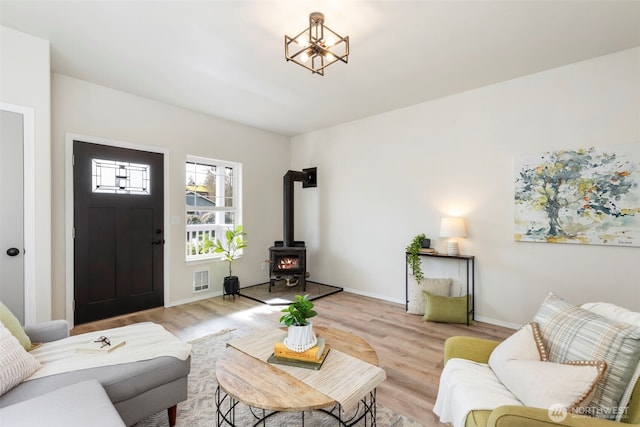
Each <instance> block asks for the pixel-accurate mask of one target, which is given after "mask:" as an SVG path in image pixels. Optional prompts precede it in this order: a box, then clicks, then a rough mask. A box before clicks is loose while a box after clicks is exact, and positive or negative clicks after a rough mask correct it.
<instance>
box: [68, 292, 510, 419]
mask: <svg viewBox="0 0 640 427" xmlns="http://www.w3.org/2000/svg"><path fill="white" fill-rule="evenodd" d="M314 303H315V304H316V311H317V312H318V316H317V317H316V318H314V319H313V322H314V324H317V325H322V326H331V327H334V328H340V329H344V330H346V331H349V332H352V333H354V334H356V335H359V336H361V337H362V338H364V339H365V340H367V341H368V342H369V343H370V344H371V345H372V346H373V348H374V349H375V350H376V352H377V353H378V358H379V360H380V366H381V367H382V368H383V369H384V370H385V371H386V373H387V379H386V380H385V381H384V382H383V383H382V384H381V385H380V386H379V387H378V390H377V399H378V400H377V401H378V403H379V404H380V405H382V406H385V407H387V408H389V409H392V410H394V411H396V412H398V413H400V414H403V415H405V416H407V417H409V418H411V419H413V420H415V421H418V422H420V423H421V424H424V425H425V426H444V424H441V423H439V422H438V420H437V418H436V417H435V415H434V414H433V413H432V412H431V410H432V408H433V404H434V402H435V398H436V395H437V391H438V382H439V379H440V373H441V371H442V366H443V348H444V341H445V339H447V338H448V337H450V336H454V335H470V336H476V337H480V338H488V339H495V340H503V339H504V338H506V337H508V336H509V335H511V334H512V333H513V332H514V331H513V330H511V329H507V328H503V327H500V326H494V325H489V324H486V323H477V324H476V325H474V326H469V327H467V326H466V325H453V324H441V323H431V322H423V321H422V319H421V317H420V316H415V315H410V314H406V313H405V310H404V305H401V304H395V303H390V302H386V301H382V300H378V299H375V298H369V297H364V296H360V295H356V294H352V293H347V292H341V293H338V294H334V295H331V296H328V297H325V298H322V299H319V300H317V301H315V302H314ZM281 308H282V307H269V306H267V305H264V304H262V303H258V302H255V301H253V300H249V299H247V298H242V297H237V298H236V299H235V300H234V299H229V298H228V297H227V298H226V299H223V298H222V297H221V296H220V297H215V298H210V299H206V300H202V301H198V302H194V303H189V304H184V305H180V306H176V307H170V308H156V309H152V310H146V311H143V312H139V313H135V314H131V315H126V316H120V317H116V318H113V319H107V320H101V321H97V322H93V323H87V324H84V325H78V326H77V327H75V328H74V329H73V331H72V334H74V335H76V334H80V333H84V332H91V331H96V330H101V329H107V328H113V327H118V326H124V325H128V324H131V323H135V322H146V321H151V322H156V323H160V324H162V325H163V326H164V327H165V328H166V329H167V330H169V331H171V332H173V333H174V334H175V335H177V336H178V337H180V338H181V339H183V340H185V341H190V340H193V339H196V338H200V337H202V336H205V335H208V334H211V333H214V332H217V331H220V330H222V329H228V328H233V329H236V331H237V332H238V333H241V334H243V335H245V334H249V333H252V332H253V331H255V330H256V329H263V328H265V327H266V326H265V325H266V324H273V325H274V326H277V325H278V319H279V318H280V315H281V313H280V309H281Z"/></svg>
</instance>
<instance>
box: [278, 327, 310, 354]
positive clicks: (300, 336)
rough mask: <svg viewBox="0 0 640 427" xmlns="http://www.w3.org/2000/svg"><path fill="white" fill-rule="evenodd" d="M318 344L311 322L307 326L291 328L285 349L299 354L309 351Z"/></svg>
mask: <svg viewBox="0 0 640 427" xmlns="http://www.w3.org/2000/svg"><path fill="white" fill-rule="evenodd" d="M317 343H318V340H317V339H316V334H314V333H313V325H312V324H311V322H309V324H307V325H305V326H293V325H292V326H289V331H288V333H287V337H286V338H285V339H284V345H285V347H287V348H288V349H289V350H291V351H296V352H299V353H302V352H303V351H307V350H309V349H310V348H312V347H313V346H315V345H316V344H317Z"/></svg>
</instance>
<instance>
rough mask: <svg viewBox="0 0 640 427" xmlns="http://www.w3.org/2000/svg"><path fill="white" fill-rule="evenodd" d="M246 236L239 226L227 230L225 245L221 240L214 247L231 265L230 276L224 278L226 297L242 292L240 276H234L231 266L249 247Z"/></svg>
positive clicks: (217, 240)
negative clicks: (241, 252)
mask: <svg viewBox="0 0 640 427" xmlns="http://www.w3.org/2000/svg"><path fill="white" fill-rule="evenodd" d="M246 235H247V233H245V232H244V231H243V229H242V225H238V226H237V227H236V228H234V229H229V230H227V232H226V233H225V237H226V241H225V242H224V244H223V243H222V242H221V241H220V239H216V241H215V243H214V245H213V251H214V252H215V253H221V254H223V255H224V256H223V259H224V260H225V261H227V262H228V263H229V275H228V276H227V277H225V278H224V284H223V286H224V295H236V294H237V293H238V292H239V291H240V280H238V276H234V275H232V272H231V264H232V263H233V261H235V260H236V259H238V258H239V257H240V250H241V249H244V248H246V247H247V242H246V241H245V240H244V236H246Z"/></svg>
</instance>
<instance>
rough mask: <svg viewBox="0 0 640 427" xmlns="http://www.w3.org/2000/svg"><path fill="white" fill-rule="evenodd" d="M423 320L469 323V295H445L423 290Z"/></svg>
mask: <svg viewBox="0 0 640 427" xmlns="http://www.w3.org/2000/svg"><path fill="white" fill-rule="evenodd" d="M423 294H424V317H423V318H422V320H428V321H430V322H445V323H467V297H466V296H462V297H443V296H439V295H433V294H430V293H429V292H427V291H423Z"/></svg>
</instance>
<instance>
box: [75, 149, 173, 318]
mask: <svg viewBox="0 0 640 427" xmlns="http://www.w3.org/2000/svg"><path fill="white" fill-rule="evenodd" d="M73 155H74V166H73V181H74V182H73V191H74V298H75V301H74V302H75V311H74V321H75V323H76V324H80V323H85V322H90V321H93V320H98V319H104V318H108V317H113V316H116V315H120V314H125V313H132V312H135V311H140V310H145V309H148V308H153V307H159V306H162V305H163V304H164V297H163V295H164V291H163V288H164V283H163V282H164V277H163V269H164V259H163V252H164V249H163V245H164V229H163V227H164V211H163V209H164V183H163V180H164V173H163V155H162V154H159V153H151V152H146V151H139V150H130V149H125V148H118V147H111V146H106V145H99V144H92V143H86V142H81V141H74V142H73Z"/></svg>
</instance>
